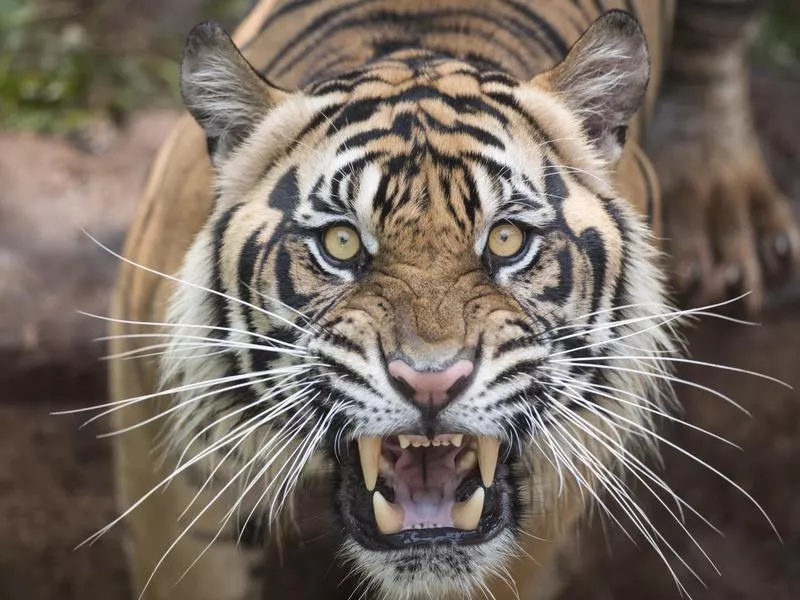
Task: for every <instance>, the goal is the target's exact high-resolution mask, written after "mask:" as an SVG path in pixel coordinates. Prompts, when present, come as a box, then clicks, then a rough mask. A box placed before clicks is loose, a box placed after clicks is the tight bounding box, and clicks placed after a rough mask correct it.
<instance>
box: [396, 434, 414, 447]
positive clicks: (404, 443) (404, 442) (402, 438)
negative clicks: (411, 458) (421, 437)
mask: <svg viewBox="0 0 800 600" xmlns="http://www.w3.org/2000/svg"><path fill="white" fill-rule="evenodd" d="M397 442H398V443H399V444H400V448H401V449H403V450H405V449H406V448H408V447H409V446H410V445H411V440H409V439H408V436H407V435H398V436H397Z"/></svg>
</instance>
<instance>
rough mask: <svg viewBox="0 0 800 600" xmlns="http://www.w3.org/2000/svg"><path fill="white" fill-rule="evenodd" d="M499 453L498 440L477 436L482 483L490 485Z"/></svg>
mask: <svg viewBox="0 0 800 600" xmlns="http://www.w3.org/2000/svg"><path fill="white" fill-rule="evenodd" d="M499 455H500V440H498V439H496V438H491V437H485V436H481V437H479V438H478V466H479V467H480V470H481V479H482V480H483V485H485V486H486V487H487V488H488V487H492V482H493V481H494V472H495V470H496V469H497V457H498V456H499Z"/></svg>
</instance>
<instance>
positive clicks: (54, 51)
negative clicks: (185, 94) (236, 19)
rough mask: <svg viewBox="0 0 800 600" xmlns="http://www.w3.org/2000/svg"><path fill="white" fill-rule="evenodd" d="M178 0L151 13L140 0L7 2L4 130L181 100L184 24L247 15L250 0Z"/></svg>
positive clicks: (0, 37) (1, 56)
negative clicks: (178, 20)
mask: <svg viewBox="0 0 800 600" xmlns="http://www.w3.org/2000/svg"><path fill="white" fill-rule="evenodd" d="M171 1H172V0H164V5H163V9H162V8H159V9H158V10H159V14H154V15H151V14H147V12H146V11H147V8H146V7H144V6H141V7H138V6H137V2H136V0H128V1H127V2H125V1H124V0H111V1H109V0H105V1H103V0H0V128H5V129H31V130H35V131H40V132H47V133H63V132H65V131H69V130H72V129H74V128H76V127H80V126H82V125H84V124H85V123H86V122H87V121H88V120H90V119H92V118H95V117H97V116H100V115H105V116H107V117H111V118H113V119H120V118H123V117H124V116H125V115H126V114H127V113H129V112H130V111H131V110H134V109H136V108H139V107H142V106H148V107H157V106H164V105H177V104H178V102H179V89H178V59H179V57H180V48H181V44H182V42H183V33H184V31H182V28H184V29H186V30H188V28H189V27H190V26H191V24H192V23H193V22H194V21H195V20H200V19H205V18H216V19H221V20H225V19H226V18H227V19H230V18H231V17H232V16H233V15H237V16H240V15H243V14H245V13H246V6H245V4H246V2H244V1H243V0H195V1H194V2H191V1H187V0H180V4H175V3H173V4H171V5H170V2H171ZM154 5H155V6H158V4H157V3H150V4H149V6H150V8H151V9H152V7H153V6H154ZM187 7H188V8H189V10H187ZM137 8H138V9H139V10H138V12H139V14H136V12H137V11H136V9H137ZM191 9H194V10H191ZM162 10H163V14H160V13H161V11H162ZM170 11H173V13H177V14H178V17H177V18H178V19H180V18H181V17H182V18H184V19H186V20H189V19H191V22H187V23H182V22H178V23H175V19H176V17H174V15H171V14H170ZM181 11H183V12H181ZM159 21H163V22H164V23H169V25H168V26H164V25H163V24H162V23H160V22H159ZM176 31H178V32H179V34H178V35H176Z"/></svg>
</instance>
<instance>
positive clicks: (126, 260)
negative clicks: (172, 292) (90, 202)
mask: <svg viewBox="0 0 800 600" xmlns="http://www.w3.org/2000/svg"><path fill="white" fill-rule="evenodd" d="M81 231H83V233H84V235H86V236H87V237H88V238H89V239H90V240H92V241H93V242H94V243H95V244H97V245H98V246H99V247H100V248H102V249H103V250H105V251H106V252H108V253H109V254H111V255H112V256H114V257H115V258H117V259H119V260H121V261H122V262H124V263H125V264H128V265H130V266H132V267H136V268H138V269H141V270H143V271H145V272H146V273H150V274H151V275H157V276H159V277H163V278H164V279H167V280H169V281H172V282H174V283H178V284H180V285H185V286H188V287H190V288H193V289H196V290H200V291H202V292H206V293H208V294H212V295H214V296H217V297H220V298H224V299H226V300H229V301H231V302H234V303H236V304H240V305H242V306H244V307H246V308H250V309H252V310H255V311H256V312H259V313H261V314H263V315H264V316H266V317H270V318H273V319H276V320H278V321H281V322H282V323H284V324H285V325H288V326H289V327H291V328H294V329H297V330H298V331H300V332H301V333H303V334H306V335H313V332H312V331H309V330H307V329H305V328H303V327H300V326H299V325H298V324H297V323H294V322H292V321H289V320H288V319H285V318H284V317H282V316H280V315H278V314H276V313H274V312H272V311H269V310H266V309H264V308H263V307H260V306H256V305H255V304H251V303H250V302H247V301H245V300H242V299H241V298H237V297H236V296H232V295H230V294H226V293H224V292H220V291H219V290H214V289H211V288H207V287H205V286H202V285H199V284H196V283H193V282H191V281H186V280H185V279H181V278H179V277H175V276H173V275H168V274H166V273H162V272H161V271H158V270H157V269H152V268H150V267H147V266H145V265H141V264H139V263H137V262H135V261H133V260H131V259H129V258H126V257H124V256H122V255H121V254H119V253H118V252H114V251H113V250H112V249H111V248H109V247H108V246H105V245H104V244H103V243H102V242H100V240H98V239H97V238H95V237H94V236H92V235H91V234H90V233H89V232H88V231H86V230H85V229H82V230H81Z"/></svg>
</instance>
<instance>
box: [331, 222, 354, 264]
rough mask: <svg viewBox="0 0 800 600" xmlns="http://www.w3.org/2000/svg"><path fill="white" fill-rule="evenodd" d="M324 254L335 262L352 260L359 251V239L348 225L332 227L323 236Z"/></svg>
mask: <svg viewBox="0 0 800 600" xmlns="http://www.w3.org/2000/svg"><path fill="white" fill-rule="evenodd" d="M323 243H324V245H325V252H327V253H328V254H329V255H330V256H331V257H333V258H335V259H336V260H341V261H347V260H352V259H353V258H355V257H356V256H358V253H359V252H360V251H361V238H360V237H359V235H358V232H357V231H356V230H355V229H353V228H352V227H350V226H349V225H334V226H333V227H331V228H330V229H328V230H327V231H326V232H325V235H324V236H323Z"/></svg>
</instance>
